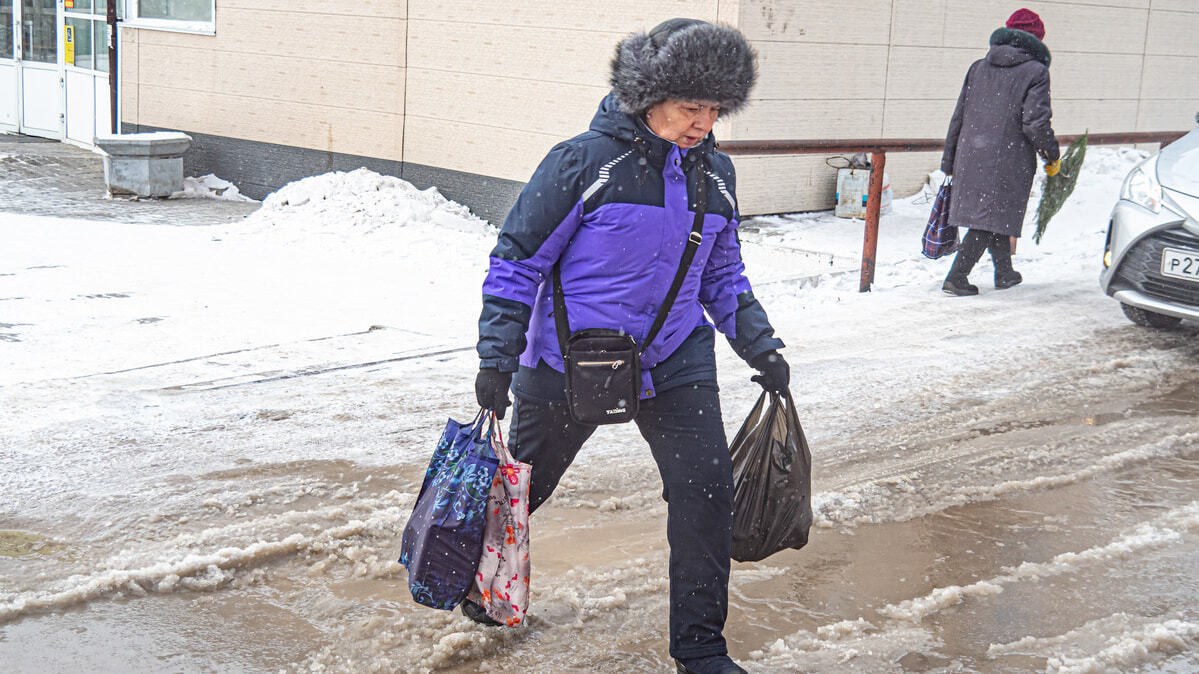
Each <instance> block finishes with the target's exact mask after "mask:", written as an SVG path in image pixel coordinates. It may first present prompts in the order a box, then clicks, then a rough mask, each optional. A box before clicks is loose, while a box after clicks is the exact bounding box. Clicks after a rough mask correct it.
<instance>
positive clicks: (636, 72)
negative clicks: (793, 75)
mask: <svg viewBox="0 0 1199 674" xmlns="http://www.w3.org/2000/svg"><path fill="white" fill-rule="evenodd" d="M756 79H757V55H756V54H755V53H754V50H753V48H752V47H750V46H749V43H748V42H747V41H746V40H745V36H743V35H742V34H741V33H740V31H738V30H737V29H735V28H731V27H728V26H721V25H716V24H711V23H707V22H704V21H698V20H695V19H671V20H670V21H666V22H663V23H662V24H659V25H658V26H657V27H656V28H654V29H653V30H651V31H650V32H649V33H637V34H634V35H631V36H629V37H627V38H625V39H624V40H621V42H620V44H618V45H617V46H616V56H615V57H614V58H613V59H612V77H611V83H612V92H613V93H614V94H615V95H616V100H617V102H618V103H620V107H621V109H622V110H623V111H624V112H627V113H629V114H641V113H643V112H645V111H646V110H648V109H649V108H650V107H652V106H654V105H655V104H657V103H661V102H662V101H665V100H667V99H672V98H674V99H681V100H702V101H716V102H717V103H719V104H720V107H721V114H725V113H730V112H735V111H736V110H737V109H739V108H741V107H743V106H744V105H745V103H746V102H747V101H748V100H749V91H750V89H752V88H753V85H754V81H755V80H756Z"/></svg>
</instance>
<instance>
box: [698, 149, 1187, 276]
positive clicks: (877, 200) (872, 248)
mask: <svg viewBox="0 0 1199 674" xmlns="http://www.w3.org/2000/svg"><path fill="white" fill-rule="evenodd" d="M1186 134H1187V132H1186V131H1132V132H1125V133H1093V134H1090V135H1088V136H1087V144H1088V145H1129V144H1135V143H1159V144H1161V145H1163V146H1164V145H1169V144H1170V143H1172V142H1174V141H1176V140H1178V139H1179V138H1181V137H1183V136H1184V135H1186ZM1079 137H1080V135H1066V136H1058V137H1057V140H1058V143H1060V144H1062V145H1068V144H1070V143H1073V142H1074V141H1075V140H1077V139H1078V138H1079ZM944 148H945V141H944V140H942V139H939V138H906V139H905V138H867V139H851V140H829V139H820V140H726V141H723V142H721V143H720V145H719V149H720V150H721V151H722V152H724V153H725V154H743V155H780V154H827V153H833V152H869V153H870V161H871V165H872V170H871V173H870V186H869V195H868V196H867V198H866V228H865V229H866V231H865V233H864V235H863V241H862V272H861V281H860V282H859V286H858V290H860V291H861V292H869V291H870V286H871V284H873V283H874V263H875V257H876V254H877V253H878V219H879V210H880V209H881V208H882V194H883V169H884V167H885V166H886V164H887V153H888V152H940V151H942V150H943V149H944Z"/></svg>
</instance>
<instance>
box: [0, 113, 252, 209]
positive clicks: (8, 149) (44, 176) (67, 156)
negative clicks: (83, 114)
mask: <svg viewBox="0 0 1199 674" xmlns="http://www.w3.org/2000/svg"><path fill="white" fill-rule="evenodd" d="M257 208H258V204H257V203H255V202H235V201H221V200H217V199H203V198H186V199H112V198H110V197H109V196H108V193H107V190H106V189H105V187H104V166H103V160H102V159H101V156H100V155H99V154H97V153H95V152H92V151H90V150H85V149H82V148H79V147H76V146H74V145H71V144H69V143H60V142H58V141H53V140H46V139H44V138H35V137H33V136H21V135H16V134H0V212H6V211H7V212H16V213H21V214H25V215H41V216H50V217H59V218H71V219H74V220H108V221H117V222H125V223H130V224H153V225H219V224H225V223H228V222H234V221H237V220H240V219H242V218H244V217H245V216H247V215H249V214H250V213H252V212H254V210H255V209H257Z"/></svg>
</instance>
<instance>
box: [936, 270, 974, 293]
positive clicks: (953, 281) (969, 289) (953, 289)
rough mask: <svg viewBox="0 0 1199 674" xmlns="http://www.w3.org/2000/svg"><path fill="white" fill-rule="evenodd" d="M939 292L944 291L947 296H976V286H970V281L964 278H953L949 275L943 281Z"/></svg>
mask: <svg viewBox="0 0 1199 674" xmlns="http://www.w3.org/2000/svg"><path fill="white" fill-rule="evenodd" d="M941 290H943V291H945V294H947V295H957V296H958V297H965V296H967V295H977V294H978V286H975V285H970V281H969V280H967V279H966V277H965V276H954V275H953V274H950V275H949V277H948V278H946V279H945V283H942V284H941Z"/></svg>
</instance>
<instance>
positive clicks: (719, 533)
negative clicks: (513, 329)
mask: <svg viewBox="0 0 1199 674" xmlns="http://www.w3.org/2000/svg"><path fill="white" fill-rule="evenodd" d="M636 424H637V427H638V429H639V430H640V431H641V435H642V436H643V437H644V438H645V439H646V440H647V441H648V442H649V448H650V451H651V452H652V453H653V455H654V460H655V461H657V463H658V473H659V474H660V475H661V477H662V484H663V497H664V498H665V499H666V501H667V518H666V539H667V542H669V544H670V655H671V656H672V657H675V658H684V659H685V658H696V657H704V656H708V655H723V654H725V653H727V652H728V647H727V646H726V644H725V641H724V635H723V634H722V633H723V631H724V621H725V617H726V616H727V614H728V584H729V554H730V548H731V546H732V530H733V468H732V461H731V460H730V458H729V449H728V441H727V440H726V438H725V435H724V424H723V422H722V421H721V418H720V398H719V396H718V394H717V389H716V385H715V383H714V382H713V383H701V384H699V385H687V386H681V387H679V388H675V389H669V390H666V391H662V392H660V393H659V394H658V395H657V396H656V397H654V398H650V399H648V400H643V401H642V402H641V411H640V412H638V414H637V419H636ZM595 429H596V427H595V426H592V425H589V424H580V423H576V422H575V421H573V420H572V419H571V418H570V413H569V412H568V411H567V409H566V406H565V405H564V404H546V403H540V402H535V401H532V400H527V399H521V398H517V399H516V402H515V405H514V407H513V412H512V423H511V428H510V430H509V443H510V449H511V451H512V454H513V456H515V457H516V459H517V460H519V461H523V462H526V463H530V464H532V466H533V474H532V478H531V480H530V485H529V510H530V512H532V511H533V510H535V509H536V508H537V507H538V506H540V505H541V504H542V503H544V502H545V500H546V499H548V498H549V497H550V494H552V493H553V492H554V488H555V487H557V486H558V481H559V480H560V479H561V478H562V474H563V473H565V472H566V469H567V468H568V467H569V466H570V464H571V462H572V461H573V460H574V458H575V455H576V454H578V452H579V449H580V448H581V447H582V446H583V443H584V442H585V441H586V440H587V438H589V437H591V434H592V433H594V432H595Z"/></svg>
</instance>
